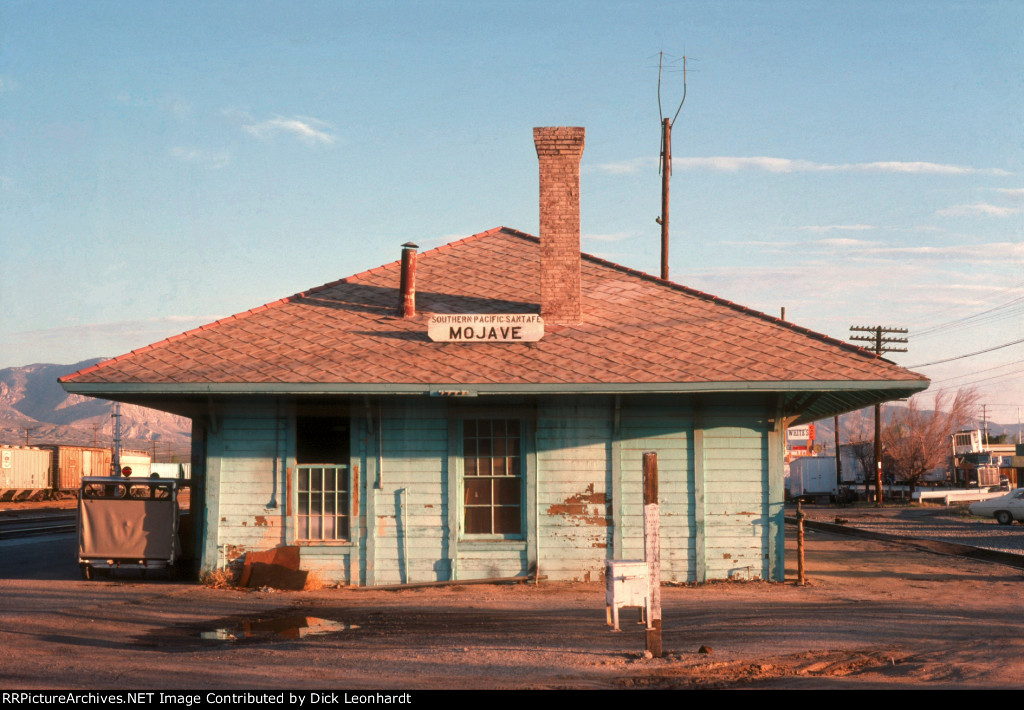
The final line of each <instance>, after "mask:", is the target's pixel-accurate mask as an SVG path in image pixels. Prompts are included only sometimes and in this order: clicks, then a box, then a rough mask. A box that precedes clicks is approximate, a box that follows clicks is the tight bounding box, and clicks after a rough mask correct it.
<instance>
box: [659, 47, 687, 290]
mask: <svg viewBox="0 0 1024 710" xmlns="http://www.w3.org/2000/svg"><path fill="white" fill-rule="evenodd" d="M664 63H665V53H664V52H658V118H660V119H661V163H660V165H659V166H658V172H660V173H661V216H660V217H658V218H656V219H655V221H656V222H657V223H658V224H660V225H661V278H663V279H668V202H669V199H668V196H669V190H668V188H669V178H670V176H671V175H672V126H673V125H674V124H675V122H676V119H677V118H679V112H680V111H682V110H683V104H684V103H686V55H683V98H682V99H681V100H680V101H679V108H677V109H676V113H675V115H674V116H673V117H672V118H671V119H669V118H666V117H665V115H664V113H663V112H662V109H661V73H662V70H663V68H664Z"/></svg>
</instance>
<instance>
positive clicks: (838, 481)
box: [833, 414, 843, 493]
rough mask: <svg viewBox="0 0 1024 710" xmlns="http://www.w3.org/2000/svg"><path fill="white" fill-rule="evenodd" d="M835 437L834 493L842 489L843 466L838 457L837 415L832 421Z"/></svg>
mask: <svg viewBox="0 0 1024 710" xmlns="http://www.w3.org/2000/svg"><path fill="white" fill-rule="evenodd" d="M833 424H834V426H835V430H836V431H835V435H836V493H838V492H839V491H840V489H841V488H842V487H843V464H842V461H841V457H840V456H839V415H838V414H837V415H836V416H835V419H834V420H833Z"/></svg>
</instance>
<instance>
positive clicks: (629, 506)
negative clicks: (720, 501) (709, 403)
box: [616, 404, 697, 582]
mask: <svg viewBox="0 0 1024 710" xmlns="http://www.w3.org/2000/svg"><path fill="white" fill-rule="evenodd" d="M621 422H622V423H621V435H620V436H621V441H622V443H621V445H620V448H621V452H622V453H621V460H622V463H621V469H622V472H623V473H622V474H621V478H622V493H621V496H620V500H621V503H620V505H619V507H620V508H621V512H620V513H619V519H620V520H621V525H622V549H621V551H616V556H617V558H618V559H626V560H628V559H643V556H644V506H643V502H644V495H643V454H644V452H645V451H655V452H657V454H658V508H659V514H660V517H661V574H662V578H663V579H665V580H669V581H681V582H692V581H694V580H696V579H697V565H696V554H697V552H696V551H697V535H696V525H695V515H694V510H695V508H694V506H695V502H694V497H695V489H694V466H693V443H694V441H693V424H694V419H693V410H692V408H690V407H688V406H683V407H680V406H668V405H661V406H637V405H635V404H634V405H631V406H627V407H623V408H622V411H621Z"/></svg>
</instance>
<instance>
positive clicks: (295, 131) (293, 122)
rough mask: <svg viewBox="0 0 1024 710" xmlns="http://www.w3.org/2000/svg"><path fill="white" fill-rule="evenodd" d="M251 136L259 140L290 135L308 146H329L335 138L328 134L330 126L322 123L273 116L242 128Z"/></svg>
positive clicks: (307, 119) (312, 119)
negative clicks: (279, 135)
mask: <svg viewBox="0 0 1024 710" xmlns="http://www.w3.org/2000/svg"><path fill="white" fill-rule="evenodd" d="M242 129H243V130H244V131H245V132H246V133H248V134H249V135H251V136H255V137H256V138H259V139H268V138H272V137H274V136H276V135H278V134H285V135H291V136H294V137H296V138H298V139H299V140H301V141H303V142H304V143H307V144H309V145H316V144H324V145H330V144H332V143H334V142H335V140H337V139H336V137H335V136H334V134H332V133H330V132H329V129H330V125H329V124H328V123H326V122H324V121H320V120H318V119H315V118H309V117H306V116H293V117H291V118H288V117H285V116H275V117H274V118H271V119H267V120H266V121H257V122H253V123H249V124H247V125H245V126H242Z"/></svg>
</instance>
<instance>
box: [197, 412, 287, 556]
mask: <svg viewBox="0 0 1024 710" xmlns="http://www.w3.org/2000/svg"><path fill="white" fill-rule="evenodd" d="M206 434H207V453H208V460H207V463H208V470H207V476H208V479H207V484H208V486H210V487H211V488H212V487H213V486H214V485H216V489H215V492H216V496H215V499H214V500H215V504H214V505H209V507H208V511H207V515H208V516H209V517H210V518H212V517H213V516H216V518H215V519H216V521H217V523H216V524H217V539H216V546H215V548H214V547H212V546H211V541H210V540H209V539H208V540H207V544H206V550H205V551H204V559H203V567H204V568H206V569H209V568H211V567H212V566H216V567H222V566H224V565H226V564H227V563H230V562H232V561H233V560H235V559H237V558H239V557H240V556H242V555H243V554H245V552H246V551H247V550H266V549H270V548H273V547H277V546H278V545H282V544H285V542H286V539H287V538H286V528H285V523H286V518H285V475H284V468H285V466H284V457H285V452H286V451H287V448H286V447H287V446H288V437H289V433H288V427H287V419H286V418H282V417H281V416H279V415H278V414H277V413H276V412H275V410H274V408H273V407H265V408H264V407H249V408H246V409H245V410H244V411H230V410H229V411H227V412H225V413H223V414H221V415H219V416H217V417H215V421H214V424H213V426H211V427H209V428H208V429H207V432H206ZM214 468H215V470H214ZM210 501H211V496H210V495H209V494H208V496H207V502H208V504H209V503H210ZM208 529H209V528H208ZM213 559H216V564H215V565H211V562H212V560H213Z"/></svg>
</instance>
